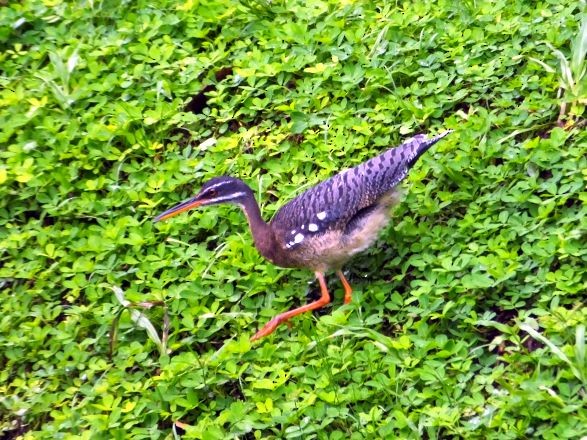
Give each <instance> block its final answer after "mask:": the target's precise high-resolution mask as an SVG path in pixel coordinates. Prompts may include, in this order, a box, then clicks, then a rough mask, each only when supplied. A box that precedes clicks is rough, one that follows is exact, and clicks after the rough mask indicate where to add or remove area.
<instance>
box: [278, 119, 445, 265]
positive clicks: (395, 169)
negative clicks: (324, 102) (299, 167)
mask: <svg viewBox="0 0 587 440" xmlns="http://www.w3.org/2000/svg"><path fill="white" fill-rule="evenodd" d="M451 132H452V130H447V131H445V132H443V133H441V134H439V135H437V136H435V137H433V138H430V139H428V138H427V137H426V135H422V134H420V135H417V136H414V137H413V138H411V139H409V140H407V141H405V142H404V143H402V144H401V145H399V146H397V147H395V148H391V149H389V150H387V151H385V152H384V153H382V154H380V155H379V156H376V157H374V158H372V159H370V160H368V161H366V162H364V163H362V164H360V165H357V166H355V167H354V168H351V169H348V170H346V171H343V172H341V173H339V174H336V175H335V176H333V177H331V178H329V179H327V180H325V181H323V182H321V183H319V184H318V185H316V186H315V187H313V188H310V189H309V190H307V191H306V192H304V193H302V194H301V195H299V196H298V197H296V198H295V199H293V200H292V201H290V202H289V203H287V204H286V205H284V206H283V207H282V208H281V209H280V210H279V211H278V212H277V213H276V214H275V216H274V217H273V219H272V220H271V223H270V224H271V226H272V228H273V230H274V232H275V235H276V237H275V238H276V239H277V241H278V243H280V244H282V245H283V246H284V247H285V248H286V249H288V250H291V251H293V252H296V253H299V254H300V259H301V260H302V259H303V263H304V266H308V264H307V260H308V258H311V255H318V254H321V255H318V258H319V259H321V260H323V259H324V257H323V255H326V254H328V252H327V250H326V249H323V248H321V247H319V248H318V249H317V248H316V246H317V245H316V243H318V246H319V244H320V241H321V240H319V236H320V235H329V240H330V241H332V240H334V241H336V240H337V239H338V240H339V241H341V242H342V243H337V245H338V246H342V248H344V245H345V243H344V241H345V238H346V237H348V236H352V235H353V232H356V233H359V234H360V231H355V230H356V229H357V228H361V227H363V226H364V223H365V222H366V221H368V218H369V217H370V216H371V215H374V214H377V213H378V211H380V210H381V209H385V210H388V208H389V206H390V205H392V204H393V203H395V202H397V199H398V198H399V196H398V194H397V193H396V189H395V188H396V186H397V185H398V184H399V183H400V182H401V181H402V180H403V179H404V178H405V177H406V176H407V175H408V172H409V170H410V168H411V167H412V166H413V165H414V164H415V163H416V161H417V160H418V158H419V157H420V156H421V155H422V154H424V153H425V152H426V151H427V150H428V149H429V148H430V147H431V146H432V145H434V144H435V143H436V142H438V141H439V140H441V139H442V138H444V137H445V136H447V135H448V134H449V133H451ZM333 231H339V232H341V234H335V235H340V237H338V238H337V237H334V236H333V234H332V233H333ZM329 233H330V234H329ZM374 239H375V237H373V239H372V240H371V239H369V240H367V241H368V242H369V243H367V244H366V245H365V246H367V245H368V244H370V243H371V242H372V241H373V240H374ZM305 247H307V248H308V249H307V252H305V251H304V248H305ZM363 247H364V246H362V245H361V246H359V247H358V249H357V252H358V251H360V250H362V249H363ZM328 249H330V246H328ZM347 251H348V249H347ZM350 253H351V255H352V254H353V253H355V252H353V251H352V250H351V252H350ZM336 254H338V253H336ZM348 257H350V255H349V256H348ZM348 257H347V258H348ZM327 259H328V258H327ZM340 259H344V258H342V256H340V257H339V255H335V257H334V258H333V259H332V258H331V259H330V260H333V261H330V262H328V261H323V262H322V261H318V262H316V264H315V266H316V265H318V266H321V268H330V266H332V265H335V266H336V265H338V264H339V260H340ZM295 260H297V259H295ZM343 262H344V261H340V264H342V263H343ZM297 263H298V262H297V261H293V260H292V261H291V262H290V265H292V266H294V267H296V266H298V264H297ZM322 266H324V267H322Z"/></svg>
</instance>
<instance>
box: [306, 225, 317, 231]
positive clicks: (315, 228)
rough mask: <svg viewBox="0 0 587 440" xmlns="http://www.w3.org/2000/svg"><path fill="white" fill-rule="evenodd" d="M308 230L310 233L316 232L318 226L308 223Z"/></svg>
mask: <svg viewBox="0 0 587 440" xmlns="http://www.w3.org/2000/svg"><path fill="white" fill-rule="evenodd" d="M308 230H309V231H310V232H316V231H317V230H318V225H317V224H315V223H310V224H309V225H308Z"/></svg>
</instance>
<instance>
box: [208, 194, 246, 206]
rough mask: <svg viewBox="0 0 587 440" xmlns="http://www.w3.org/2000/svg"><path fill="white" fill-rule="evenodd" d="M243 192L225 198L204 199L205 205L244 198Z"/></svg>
mask: <svg viewBox="0 0 587 440" xmlns="http://www.w3.org/2000/svg"><path fill="white" fill-rule="evenodd" d="M244 195H245V193H244V192H242V191H241V192H236V193H232V194H228V195H227V196H222V197H216V198H214V199H206V204H207V205H211V204H212V203H220V202H227V201H230V200H234V199H238V198H239V197H241V196H244Z"/></svg>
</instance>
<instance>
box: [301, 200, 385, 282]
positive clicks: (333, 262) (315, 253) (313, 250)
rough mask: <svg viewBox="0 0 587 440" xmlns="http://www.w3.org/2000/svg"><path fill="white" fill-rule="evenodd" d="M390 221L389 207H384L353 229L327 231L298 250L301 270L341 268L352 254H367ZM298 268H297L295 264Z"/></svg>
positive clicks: (371, 213)
mask: <svg viewBox="0 0 587 440" xmlns="http://www.w3.org/2000/svg"><path fill="white" fill-rule="evenodd" d="M388 222H389V207H388V206H381V207H378V208H377V209H375V210H373V211H372V212H370V213H369V214H368V215H365V217H364V218H362V219H361V221H360V222H358V223H357V224H356V225H354V227H353V229H352V230H351V231H348V232H346V233H345V232H343V231H341V230H332V231H327V232H325V233H323V234H321V235H320V236H318V237H314V238H313V239H312V240H311V241H310V242H309V243H308V244H306V245H305V246H302V247H300V248H299V250H298V252H297V257H299V259H300V264H299V266H298V267H305V268H309V269H312V270H315V271H326V270H329V269H338V268H340V267H341V266H342V265H343V264H344V263H346V262H347V261H348V260H349V259H350V258H351V257H352V256H353V255H355V254H357V253H359V252H361V251H364V250H365V249H367V248H368V247H369V246H371V245H372V244H373V242H374V241H375V240H376V239H377V235H378V233H379V231H381V229H382V228H383V227H385V226H386V225H387V223H388ZM296 266H297V265H296Z"/></svg>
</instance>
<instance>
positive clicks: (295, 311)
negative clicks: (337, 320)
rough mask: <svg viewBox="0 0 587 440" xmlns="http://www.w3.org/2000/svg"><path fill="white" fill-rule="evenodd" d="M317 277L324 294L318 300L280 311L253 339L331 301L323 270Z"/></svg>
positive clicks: (265, 334) (267, 333)
mask: <svg viewBox="0 0 587 440" xmlns="http://www.w3.org/2000/svg"><path fill="white" fill-rule="evenodd" d="M316 278H317V279H318V282H319V283H320V292H321V293H322V296H321V297H320V299H319V300H318V301H314V302H311V303H310V304H306V305H305V306H302V307H298V308H297V309H293V310H290V311H288V312H285V313H280V314H279V315H277V316H276V317H275V318H273V319H272V320H271V321H269V322H268V323H267V324H265V326H264V327H263V328H262V329H261V330H259V331H258V332H257V333H255V334H254V335H253V337H252V338H251V341H256V340H257V339H261V338H262V337H265V336H267V335H270V334H271V333H273V331H274V330H275V329H276V328H277V326H278V325H279V324H283V323H284V322H286V321H287V320H288V319H290V318H293V317H294V316H297V315H299V314H301V313H304V312H309V311H310V310H316V309H319V308H321V307H324V306H325V305H326V304H328V303H329V302H330V295H329V294H328V288H327V287H326V280H325V279H324V274H323V273H322V272H316Z"/></svg>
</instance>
